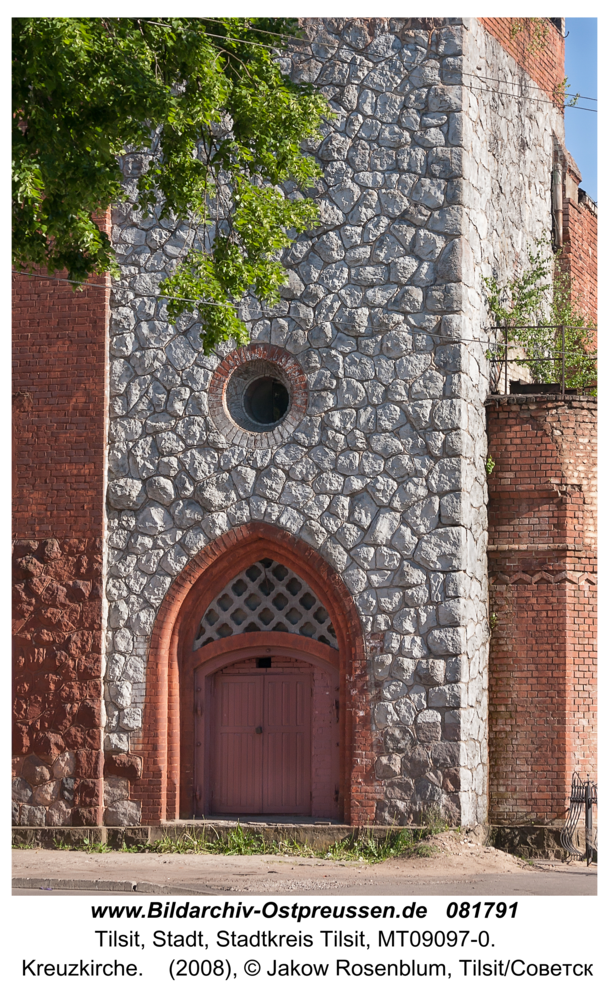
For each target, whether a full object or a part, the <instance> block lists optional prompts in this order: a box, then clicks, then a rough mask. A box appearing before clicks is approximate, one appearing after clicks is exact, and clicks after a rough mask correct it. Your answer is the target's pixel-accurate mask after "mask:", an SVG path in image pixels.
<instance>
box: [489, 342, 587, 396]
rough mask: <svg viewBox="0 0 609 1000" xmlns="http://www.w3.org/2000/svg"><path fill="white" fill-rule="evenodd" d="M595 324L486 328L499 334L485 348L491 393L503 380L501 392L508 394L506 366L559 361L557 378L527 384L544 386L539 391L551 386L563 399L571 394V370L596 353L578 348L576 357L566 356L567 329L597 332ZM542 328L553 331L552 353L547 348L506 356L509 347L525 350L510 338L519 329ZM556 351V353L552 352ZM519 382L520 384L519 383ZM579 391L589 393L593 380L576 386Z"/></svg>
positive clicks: (507, 368)
mask: <svg viewBox="0 0 609 1000" xmlns="http://www.w3.org/2000/svg"><path fill="white" fill-rule="evenodd" d="M596 329H597V327H596V326H587V327H582V326H570V325H568V324H560V325H558V326H556V325H552V326H550V325H543V324H541V325H539V324H537V325H534V326H523V325H518V326H492V327H490V328H489V330H490V331H494V332H495V333H496V334H500V335H501V336H502V340H499V338H498V339H497V341H496V343H495V344H494V345H491V347H490V348H489V351H488V357H489V359H490V361H491V377H490V382H491V392H492V393H494V394H500V386H501V384H502V383H503V388H504V394H505V395H506V396H507V395H509V393H510V385H509V383H510V380H509V365H510V364H512V365H519V366H522V367H528V368H529V369H535V368H537V369H540V368H543V367H544V366H547V364H548V363H552V362H560V381H559V382H552V383H547V382H546V383H539V382H535V381H533V382H531V383H527V385H531V386H533V385H540V386H541V385H543V389H541V388H540V391H542V392H543V391H545V392H548V391H550V388H551V389H552V390H553V391H554V392H555V393H556V394H557V395H558V394H560V395H561V396H562V397H563V398H564V397H565V395H566V394H567V393H569V394H573V393H574V392H577V391H578V390H577V389H573V388H569V387H567V385H566V383H567V381H569V380H571V378H572V370H573V368H576V367H577V364H578V363H580V364H581V363H582V362H584V363H586V362H588V363H589V362H594V363H595V362H596V358H597V352H596V351H584V350H583V349H582V350H581V351H580V353H579V355H578V356H577V357H573V356H571V357H569V349H568V347H567V345H566V338H567V331H569V330H578V331H580V332H581V333H586V334H589V333H592V332H593V331H596ZM523 330H527V331H541V330H548V331H554V338H553V353H546V351H547V347H546V348H545V349H544V350H543V353H540V354H538V355H536V356H534V357H526V356H525V357H519V356H514V357H511V358H510V357H509V351H510V348H511V349H512V351H516V350H519V349H520V350H525V348H523V346H522V345H519V344H518V343H516V344H514V343H513V341H514V339H515V336H516V335H517V334H518V332H519V331H523ZM554 352H555V353H554ZM568 365H569V366H570V368H568ZM521 384H522V383H521ZM579 388H580V389H581V391H582V392H587V391H588V392H589V391H590V390H592V389H595V388H596V380H594V381H591V382H590V383H589V384H587V385H584V386H581V387H579Z"/></svg>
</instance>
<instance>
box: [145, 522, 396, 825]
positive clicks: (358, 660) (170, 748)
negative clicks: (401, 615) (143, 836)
mask: <svg viewBox="0 0 609 1000" xmlns="http://www.w3.org/2000/svg"><path fill="white" fill-rule="evenodd" d="M269 556H271V557H273V558H274V559H276V560H277V561H280V562H282V563H284V564H285V565H286V566H288V567H289V568H290V569H291V570H292V571H293V572H294V573H297V574H298V576H300V577H301V579H302V580H303V581H304V582H305V583H306V584H307V585H308V586H309V587H311V588H312V589H313V590H314V592H315V593H316V594H317V596H318V597H319V599H320V601H322V602H323V604H324V606H325V607H326V609H327V610H328V612H329V614H330V616H331V618H332V621H333V623H334V628H335V630H336V636H337V640H338V657H337V658H338V669H339V678H340V680H339V698H340V704H341V706H344V709H345V710H344V711H343V712H341V716H342V720H341V760H340V799H341V805H342V814H343V817H344V820H345V821H346V822H349V823H352V824H354V825H366V824H369V823H372V822H373V819H374V808H375V804H376V798H377V796H376V789H375V780H374V770H373V755H372V730H371V721H370V713H369V707H368V697H367V694H368V692H367V688H368V674H367V664H366V656H365V647H364V640H363V635H362V630H361V623H360V620H359V617H358V614H357V611H356V608H355V605H354V603H353V598H352V597H351V594H350V593H349V591H348V590H347V587H346V586H345V584H344V582H343V580H342V579H341V577H340V576H339V575H338V574H337V573H336V571H335V570H333V569H332V567H331V566H329V565H328V563H327V562H326V561H325V560H324V559H323V558H322V556H320V555H319V553H318V552H316V551H315V550H314V549H312V548H311V547H310V546H309V545H307V544H306V543H305V542H303V541H302V540H300V539H297V538H294V537H293V536H292V535H290V534H289V533H288V532H286V531H282V530H281V529H279V528H277V527H275V526H274V525H270V524H264V523H260V522H254V523H251V524H249V525H244V526H241V527H238V528H233V529H232V530H231V531H229V532H227V533H226V534H225V535H222V536H221V537H220V538H217V539H215V540H214V541H213V542H211V543H210V544H209V545H207V546H206V547H205V548H204V549H202V551H201V552H199V553H198V555H196V556H194V558H193V559H191V561H190V562H189V563H188V565H187V566H185V568H184V569H183V570H182V572H181V573H180V574H179V575H178V576H177V577H176V579H175V580H174V581H173V583H172V585H171V587H170V588H169V590H168V592H167V594H166V596H165V598H164V600H163V603H162V605H161V607H160V608H159V611H158V614H157V617H156V621H155V625H154V629H153V633H152V636H151V641H150V651H149V654H148V665H147V672H146V704H145V709H144V720H143V729H142V737H141V741H140V743H139V746H137V747H134V750H135V752H136V753H138V754H140V755H141V757H142V763H143V771H142V777H141V778H140V779H139V780H138V781H137V782H136V783H135V785H134V788H133V791H132V797H133V798H135V799H141V801H142V822H143V823H158V822H161V821H163V820H171V819H177V818H179V817H180V816H183V817H185V818H187V817H189V816H190V815H191V809H192V805H191V804H192V797H193V792H192V780H193V779H192V766H191V761H190V759H188V760H187V759H186V757H187V755H188V754H189V753H190V750H189V748H188V746H187V745H186V746H184V745H183V743H184V739H185V734H186V744H187V742H188V736H187V734H188V732H189V731H190V730H191V729H192V712H193V707H192V706H193V669H192V668H193V659H192V657H191V656H189V655H188V654H189V653H190V651H191V650H192V648H193V642H194V638H195V634H196V629H197V627H198V622H199V620H200V617H201V614H200V613H199V614H198V615H197V612H198V611H201V612H202V611H203V610H204V609H205V607H207V605H208V604H209V603H210V601H211V600H212V599H213V598H214V597H215V595H216V594H217V593H218V592H219V591H220V590H221V588H222V587H224V586H226V584H227V583H228V582H229V581H230V580H231V579H232V578H233V577H234V576H235V574H236V573H239V572H241V571H242V570H243V569H245V568H246V567H247V566H250V565H251V564H252V563H254V562H257V561H258V560H259V559H263V558H265V557H269ZM250 635H252V634H251V633H250ZM254 635H263V636H265V641H266V643H267V644H269V645H270V644H271V642H272V641H273V640H272V638H271V637H274V638H277V635H280V636H281V637H282V638H285V636H284V634H283V633H278V634H276V633H268V632H267V633H257V634H256V633H254ZM298 638H299V637H296V636H292V637H291V640H294V639H298ZM291 640H288V642H291ZM258 641H261V640H258ZM220 644H221V643H214V646H215V647H216V649H217V652H218V653H221V652H222V650H220V648H219V646H220ZM305 644H306V645H309V644H311V645H317V644H316V643H315V644H314V643H313V641H312V640H305ZM207 648H209V647H207ZM303 651H305V650H304V646H303ZM309 653H311V650H309ZM183 758H184V759H183Z"/></svg>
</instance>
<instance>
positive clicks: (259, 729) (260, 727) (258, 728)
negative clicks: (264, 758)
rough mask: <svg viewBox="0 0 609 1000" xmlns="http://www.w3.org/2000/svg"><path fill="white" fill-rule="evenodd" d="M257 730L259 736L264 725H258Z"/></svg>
mask: <svg viewBox="0 0 609 1000" xmlns="http://www.w3.org/2000/svg"><path fill="white" fill-rule="evenodd" d="M256 732H257V734H258V736H260V733H261V732H262V726H256Z"/></svg>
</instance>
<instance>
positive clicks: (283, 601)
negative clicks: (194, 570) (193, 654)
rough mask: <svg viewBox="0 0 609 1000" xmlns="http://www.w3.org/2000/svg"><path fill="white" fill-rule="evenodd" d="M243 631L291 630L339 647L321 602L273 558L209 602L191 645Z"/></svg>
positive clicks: (234, 581) (252, 569)
mask: <svg viewBox="0 0 609 1000" xmlns="http://www.w3.org/2000/svg"><path fill="white" fill-rule="evenodd" d="M241 632H292V633H295V634H296V635H304V636H307V637H308V638H310V639H316V640H317V641H318V642H323V643H325V644H326V645H327V646H332V647H333V648H334V649H338V643H337V641H336V633H335V631H334V626H333V625H332V621H331V619H330V615H329V614H328V612H327V611H326V609H325V608H324V606H323V604H321V602H320V601H319V600H318V599H317V597H316V596H315V594H314V593H313V592H312V590H311V589H310V588H309V587H308V586H307V584H306V583H305V582H304V581H303V580H301V579H300V577H299V576H297V575H296V574H295V573H292V571H291V570H289V569H288V568H287V567H286V566H283V565H282V564H281V563H277V562H274V561H273V560H272V559H261V560H260V561H259V562H257V563H254V564H253V565H252V566H249V567H248V569H246V570H244V571H243V572H242V573H239V575H238V576H236V577H235V578H234V580H231V582H230V583H229V584H228V586H227V587H225V588H224V590H223V591H222V592H221V593H220V594H219V595H218V597H216V598H215V600H213V601H212V602H211V604H210V605H209V607H208V608H207V610H206V612H205V614H204V615H203V617H202V619H201V625H200V628H199V633H198V635H197V638H196V639H195V644H194V648H195V649H199V648H200V647H201V646H206V645H207V643H209V642H214V641H215V640H216V639H224V638H226V636H229V635H238V634H239V633H241Z"/></svg>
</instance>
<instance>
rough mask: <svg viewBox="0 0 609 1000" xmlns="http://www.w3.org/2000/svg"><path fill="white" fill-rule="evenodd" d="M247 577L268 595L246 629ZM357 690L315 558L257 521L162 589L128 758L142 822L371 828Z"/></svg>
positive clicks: (354, 638) (339, 600)
mask: <svg viewBox="0 0 609 1000" xmlns="http://www.w3.org/2000/svg"><path fill="white" fill-rule="evenodd" d="M256 566H257V567H262V569H263V570H265V567H266V568H267V569H268V576H269V579H270V583H271V589H272V590H273V594H270V596H269V601H268V610H267V611H266V615H265V614H263V615H262V616H261V615H258V616H257V617H256V618H253V617H252V615H251V613H250V612H251V609H252V607H254V605H255V601H256V599H257V597H256V594H255V593H254V592H253V586H251V587H250V590H246V586H247V585H248V577H247V576H246V571H248V570H249V571H250V576H252V577H253V576H254V575H255V571H254V567H256ZM285 571H287V573H286V572H285ZM265 572H266V571H265ZM273 573H275V575H273ZM235 581H241V583H240V585H239V586H237V587H236V588H234V589H233V590H230V589H228V588H229V585H230V586H233V587H234V585H235ZM273 588H274V589H273ZM263 593H265V594H266V593H267V591H265V590H264V588H263ZM235 594H236V595H237V596H238V597H239V598H240V599H239V600H236V598H235ZM294 595H296V596H294ZM279 596H280V598H281V599H279ZM297 597H298V598H300V597H303V598H304V600H303V601H302V603H301V602H300V601H299V600H297V599H296V598H297ZM222 598H223V599H222ZM273 598H274V603H273ZM231 600H233V605H232V606H230V607H229V605H230V602H231ZM245 601H247V602H248V603H245ZM290 602H291V603H290ZM248 609H249V610H248ZM263 610H264V609H263ZM223 612H226V615H225V618H223V617H222V614H223ZM229 612H230V615H232V618H231V617H230V615H229ZM305 612H306V613H305ZM248 615H249V616H250V617H249V618H248V617H247V616H248ZM204 616H206V617H204ZM328 616H329V618H328ZM235 622H237V625H238V626H241V625H244V626H245V628H246V629H247V630H246V631H242V630H236V627H235V624H234V623H235ZM260 622H262V623H263V624H262V625H261V626H260V625H259V623H260ZM264 623H266V625H265V624H264ZM223 624H224V625H225V627H224V629H223V628H222V625H223ZM212 626H213V627H212ZM259 627H260V628H261V630H258V628H259ZM265 629H268V630H265ZM230 632H232V633H233V634H229V633H230ZM269 661H270V663H269ZM367 689H368V678H367V667H366V659H365V651H364V641H363V636H362V631H361V624H360V621H359V617H358V614H357V611H356V608H355V605H354V603H353V598H352V597H351V594H350V593H349V591H348V590H347V588H346V586H345V584H344V582H343V581H342V579H341V577H340V576H339V575H338V574H337V573H336V571H335V570H333V569H332V567H330V566H329V565H328V563H327V562H325V560H324V559H323V558H322V557H321V556H320V555H319V553H318V552H316V551H315V550H314V549H312V548H311V547H310V546H308V545H307V544H306V543H305V542H303V541H301V540H300V539H297V538H294V537H293V536H292V535H290V534H289V533H288V532H286V531H282V530H281V529H279V528H277V527H275V526H274V525H270V524H264V523H256V522H254V523H251V524H249V525H246V526H241V527H238V528H234V529H232V530H231V531H229V532H227V533H226V534H225V535H222V536H221V537H220V538H217V539H215V540H214V541H213V542H211V543H210V544H209V545H207V546H206V547H205V548H204V549H203V550H202V551H201V552H200V553H198V555H196V556H195V557H193V559H192V560H191V561H190V562H189V563H188V565H187V566H186V567H185V568H184V569H183V570H182V572H181V573H180V574H179V575H178V576H177V577H176V579H175V580H174V581H173V583H172V585H171V587H170V589H169V591H168V592H167V594H166V596H165V599H164V601H163V603H162V605H161V607H160V608H159V611H158V614H157V618H156V621H155V626H154V629H153V633H152V636H151V643H150V652H149V656H148V664H147V674H146V701H145V708H144V720H143V729H142V737H141V743H140V745H139V746H138V747H137V748H134V749H135V752H136V753H139V754H141V756H142V758H143V771H142V777H141V779H140V780H139V781H138V782H137V784H136V786H135V787H134V789H133V793H132V794H133V796H134V797H135V798H141V800H142V822H144V823H158V822H163V821H167V820H172V819H178V818H182V819H190V818H192V817H193V816H194V817H201V816H208V815H210V814H216V815H218V814H227V815H241V816H243V815H245V814H256V815H257V814H263V815H271V814H274V813H277V814H279V815H317V816H325V817H328V818H338V819H342V820H343V821H345V822H348V823H351V824H354V825H367V824H369V823H371V822H372V821H373V816H374V806H375V801H376V796H375V789H374V773H373V770H372V761H373V756H372V731H371V724H370V718H369V708H368V690H367Z"/></svg>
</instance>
